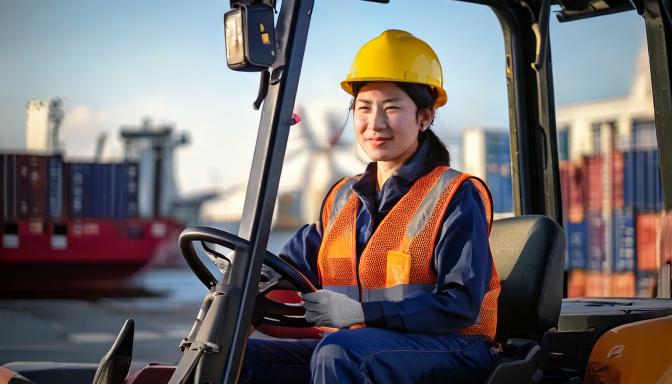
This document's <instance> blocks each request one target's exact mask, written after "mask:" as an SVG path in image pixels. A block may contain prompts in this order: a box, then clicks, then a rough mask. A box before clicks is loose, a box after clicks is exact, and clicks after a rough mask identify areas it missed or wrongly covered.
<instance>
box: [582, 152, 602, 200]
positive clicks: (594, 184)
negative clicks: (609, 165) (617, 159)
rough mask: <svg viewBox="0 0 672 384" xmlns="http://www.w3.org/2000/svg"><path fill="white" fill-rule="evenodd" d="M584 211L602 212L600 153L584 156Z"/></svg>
mask: <svg viewBox="0 0 672 384" xmlns="http://www.w3.org/2000/svg"><path fill="white" fill-rule="evenodd" d="M585 166H586V178H585V183H586V207H585V208H586V211H587V212H588V213H598V212H602V203H603V199H604V194H603V186H604V183H603V177H604V172H603V167H604V160H603V157H602V156H601V155H595V156H590V157H586V160H585Z"/></svg>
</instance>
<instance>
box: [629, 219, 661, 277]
mask: <svg viewBox="0 0 672 384" xmlns="http://www.w3.org/2000/svg"><path fill="white" fill-rule="evenodd" d="M659 217H660V215H659V214H658V213H638V214H636V215H635V230H636V231H637V232H636V235H635V237H636V247H637V253H636V255H637V256H636V257H637V270H638V271H658V265H659V262H658V252H657V249H658V246H657V235H658V221H659Z"/></svg>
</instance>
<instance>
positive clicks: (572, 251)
mask: <svg viewBox="0 0 672 384" xmlns="http://www.w3.org/2000/svg"><path fill="white" fill-rule="evenodd" d="M565 232H566V236H567V254H566V259H565V269H574V268H576V269H586V268H587V266H588V236H587V233H586V223H585V222H580V223H566V224H565Z"/></svg>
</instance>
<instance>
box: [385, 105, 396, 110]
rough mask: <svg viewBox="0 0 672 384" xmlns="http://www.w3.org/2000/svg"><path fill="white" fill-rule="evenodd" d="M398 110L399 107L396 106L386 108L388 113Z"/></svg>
mask: <svg viewBox="0 0 672 384" xmlns="http://www.w3.org/2000/svg"><path fill="white" fill-rule="evenodd" d="M398 109H399V107H397V106H396V105H390V106H387V107H385V110H386V111H396V110H398Z"/></svg>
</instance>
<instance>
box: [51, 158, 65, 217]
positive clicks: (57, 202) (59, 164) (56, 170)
mask: <svg viewBox="0 0 672 384" xmlns="http://www.w3.org/2000/svg"><path fill="white" fill-rule="evenodd" d="M47 172H48V174H47V196H48V197H47V210H48V212H49V218H50V219H60V218H61V217H62V216H63V190H64V187H65V186H64V185H63V178H64V173H63V157H62V156H61V155H54V156H49V160H48V169H47Z"/></svg>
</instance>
